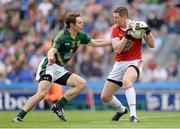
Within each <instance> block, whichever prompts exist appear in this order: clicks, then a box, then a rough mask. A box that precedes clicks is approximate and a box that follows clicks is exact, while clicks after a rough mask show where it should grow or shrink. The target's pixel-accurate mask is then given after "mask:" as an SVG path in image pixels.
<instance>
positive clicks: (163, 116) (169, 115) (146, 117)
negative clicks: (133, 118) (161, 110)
mask: <svg viewBox="0 0 180 129" xmlns="http://www.w3.org/2000/svg"><path fill="white" fill-rule="evenodd" d="M177 116H178V115H177V114H168V115H164V114H163V115H161V116H159V115H158V116H156V115H151V116H141V117H140V118H141V119H149V118H165V117H166V118H168V117H177Z"/></svg>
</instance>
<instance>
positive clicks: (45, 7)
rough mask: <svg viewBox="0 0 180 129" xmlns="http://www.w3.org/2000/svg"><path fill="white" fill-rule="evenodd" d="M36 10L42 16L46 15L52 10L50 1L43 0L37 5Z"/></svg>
mask: <svg viewBox="0 0 180 129" xmlns="http://www.w3.org/2000/svg"><path fill="white" fill-rule="evenodd" d="M38 9H39V10H40V11H41V12H42V14H43V15H44V16H47V15H48V12H49V10H51V9H53V5H52V3H51V2H50V0H43V1H42V2H41V3H40V4H39V5H38Z"/></svg>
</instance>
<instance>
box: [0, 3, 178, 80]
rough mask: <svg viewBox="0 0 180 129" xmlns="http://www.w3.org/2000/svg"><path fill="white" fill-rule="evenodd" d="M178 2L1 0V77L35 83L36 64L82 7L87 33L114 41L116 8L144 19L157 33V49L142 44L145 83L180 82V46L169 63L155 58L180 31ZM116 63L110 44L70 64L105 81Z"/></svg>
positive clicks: (88, 51)
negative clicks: (67, 18)
mask: <svg viewBox="0 0 180 129" xmlns="http://www.w3.org/2000/svg"><path fill="white" fill-rule="evenodd" d="M178 2H179V1H178V0H121V1H118V0H0V80H1V81H7V82H8V81H12V82H13V81H20V82H22V81H34V78H35V73H36V70H37V66H38V64H39V62H40V60H41V59H42V58H43V56H44V54H45V53H46V52H47V51H48V49H49V47H50V46H51V41H52V39H53V37H54V36H55V35H56V34H57V32H58V31H59V30H61V29H63V28H64V27H65V26H64V17H65V16H66V14H67V13H68V12H69V11H79V12H80V13H81V15H82V17H83V20H84V31H85V32H87V33H88V34H89V35H91V36H92V38H103V39H110V38H111V37H110V28H111V25H113V18H112V9H113V8H114V7H116V5H121V4H122V6H123V5H125V6H127V7H128V8H129V12H130V17H131V18H132V19H133V20H144V21H146V22H147V23H148V25H149V26H150V27H151V28H152V31H153V33H154V35H155V37H156V39H155V44H156V48H154V49H151V50H150V49H148V48H147V47H146V45H145V44H143V46H142V47H143V56H144V70H143V73H142V76H141V78H140V79H139V81H140V82H152V81H166V80H170V81H175V80H178V77H179V75H180V71H178V69H179V68H180V63H179V62H180V47H179V48H177V49H176V51H174V55H175V57H174V58H171V59H170V60H169V63H162V62H160V63H159V62H158V60H157V59H156V57H157V55H158V54H159V53H160V51H161V48H162V46H163V45H164V43H165V41H164V37H165V36H166V35H168V34H180V3H178ZM179 46H180V45H179ZM112 64H113V51H112V48H111V47H105V48H91V47H85V46H81V47H80V48H79V50H78V53H77V54H76V55H75V56H74V57H73V59H72V60H70V61H69V62H68V64H67V66H66V68H67V69H68V70H70V71H73V72H76V73H79V74H80V75H82V76H83V77H85V78H86V79H94V78H96V79H97V78H98V79H106V77H107V75H108V72H109V71H110V69H111V68H112Z"/></svg>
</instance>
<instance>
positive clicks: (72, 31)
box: [68, 28, 78, 39]
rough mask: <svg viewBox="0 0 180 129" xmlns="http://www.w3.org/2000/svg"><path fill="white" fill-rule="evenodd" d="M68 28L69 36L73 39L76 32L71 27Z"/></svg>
mask: <svg viewBox="0 0 180 129" xmlns="http://www.w3.org/2000/svg"><path fill="white" fill-rule="evenodd" d="M68 30H69V33H70V34H71V37H72V38H73V39H74V38H75V37H76V35H77V33H78V32H77V31H74V30H73V29H72V28H69V29H68Z"/></svg>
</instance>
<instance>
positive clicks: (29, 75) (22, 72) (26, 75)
mask: <svg viewBox="0 0 180 129" xmlns="http://www.w3.org/2000/svg"><path fill="white" fill-rule="evenodd" d="M18 79H19V81H20V82H28V81H29V82H30V81H33V79H34V72H33V71H32V69H30V66H29V63H28V62H27V61H24V62H23V64H22V68H20V69H19V73H18Z"/></svg>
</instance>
